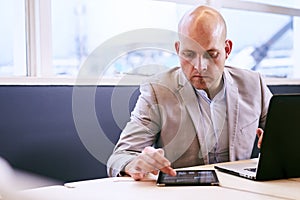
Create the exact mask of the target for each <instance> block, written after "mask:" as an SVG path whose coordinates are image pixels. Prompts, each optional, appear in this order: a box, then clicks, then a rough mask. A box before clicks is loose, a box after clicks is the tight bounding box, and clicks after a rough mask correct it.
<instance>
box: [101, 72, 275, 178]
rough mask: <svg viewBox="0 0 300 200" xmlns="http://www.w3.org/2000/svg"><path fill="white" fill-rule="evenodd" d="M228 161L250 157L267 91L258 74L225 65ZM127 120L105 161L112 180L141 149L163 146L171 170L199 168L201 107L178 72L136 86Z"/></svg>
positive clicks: (260, 121) (269, 96)
mask: <svg viewBox="0 0 300 200" xmlns="http://www.w3.org/2000/svg"><path fill="white" fill-rule="evenodd" d="M223 76H224V79H225V80H226V81H225V84H226V85H225V87H226V103H227V117H228V133H229V160H230V161H234V160H242V159H249V158H250V156H251V152H252V148H253V144H254V141H255V137H256V129H257V128H258V127H262V128H263V127H264V124H265V120H266V114H267V110H268V105H269V101H270V98H271V96H272V94H271V92H270V91H269V89H268V88H267V86H266V85H265V83H264V82H263V79H262V77H261V76H260V74H259V73H257V72H253V71H250V70H244V69H238V68H233V67H225V69H224V73H223ZM140 92H141V95H140V96H139V99H138V101H137V103H136V107H135V109H134V110H133V112H132V113H131V120H130V121H129V122H128V123H127V125H126V127H125V128H124V130H123V131H122V133H121V135H120V139H119V141H118V143H117V144H116V146H115V149H114V152H113V154H112V155H111V156H110V158H109V160H108V163H107V170H108V175H109V176H117V175H118V174H119V172H120V171H121V170H122V169H123V168H124V167H125V166H126V164H127V163H128V162H130V161H131V160H132V159H133V158H134V157H135V156H136V155H137V154H138V152H140V151H142V150H143V149H144V148H145V147H146V146H155V147H162V148H163V149H164V150H165V156H166V157H167V158H168V159H169V160H170V161H171V163H172V166H173V167H174V168H177V167H187V166H194V165H201V164H204V162H203V155H202V152H201V145H202V141H200V140H202V138H198V137H197V133H199V132H201V131H202V130H201V127H202V126H201V119H200V115H199V113H200V108H199V104H198V100H197V96H196V94H195V91H194V89H193V87H192V85H191V84H190V82H189V81H188V80H187V79H186V77H185V75H184V73H183V72H182V70H181V68H179V67H176V68H173V69H171V70H169V71H167V72H164V73H161V74H159V75H157V76H155V77H154V78H152V79H151V80H149V81H148V82H147V83H145V84H142V85H141V86H140Z"/></svg>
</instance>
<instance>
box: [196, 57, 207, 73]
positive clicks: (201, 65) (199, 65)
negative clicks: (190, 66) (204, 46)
mask: <svg viewBox="0 0 300 200" xmlns="http://www.w3.org/2000/svg"><path fill="white" fill-rule="evenodd" d="M194 68H195V69H196V70H197V71H198V72H199V73H200V72H202V71H205V70H207V62H206V59H204V58H203V57H202V56H198V57H197V58H196V59H195V62H194Z"/></svg>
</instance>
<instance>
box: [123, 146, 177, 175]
mask: <svg viewBox="0 0 300 200" xmlns="http://www.w3.org/2000/svg"><path fill="white" fill-rule="evenodd" d="M159 170H160V171H162V172H164V173H167V174H169V175H171V176H176V171H175V170H174V169H173V168H172V167H171V163H170V161H169V160H168V159H166V158H165V156H164V150H163V149H154V148H153V147H146V148H145V149H144V150H143V151H142V153H141V154H140V155H138V156H137V157H136V158H135V159H134V160H133V161H131V162H130V163H129V164H128V165H127V166H126V167H125V173H126V174H128V175H130V176H131V177H132V178H133V179H134V180H141V179H142V178H144V177H145V176H146V175H147V174H148V173H152V174H154V175H157V174H158V171H159Z"/></svg>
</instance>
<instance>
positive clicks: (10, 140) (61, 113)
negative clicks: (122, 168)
mask: <svg viewBox="0 0 300 200" xmlns="http://www.w3.org/2000/svg"><path fill="white" fill-rule="evenodd" d="M138 88H139V87H138V86H98V87H93V86H82V87H80V88H78V87H76V88H75V87H73V86H5V85H2V86H0V157H3V158H4V159H6V160H7V161H8V162H9V163H10V164H11V165H12V166H13V167H15V168H17V169H22V170H26V171H29V172H33V173H36V174H40V175H43V176H46V177H50V178H53V179H57V180H61V181H64V182H66V181H78V180H86V179H94V178H102V177H107V174H106V164H105V162H101V161H99V158H98V157H97V156H99V155H100V156H102V155H101V153H102V152H99V155H93V154H92V153H91V152H90V151H89V148H86V144H85V142H84V141H83V140H82V137H85V136H86V135H85V134H93V133H95V134H97V133H98V132H99V130H98V129H99V128H100V129H101V130H102V133H104V134H105V138H107V139H108V141H110V142H111V143H112V144H115V143H116V142H117V140H118V138H119V134H120V132H121V130H122V129H123V128H124V126H125V124H126V122H127V121H128V120H129V116H130V112H131V111H132V109H133V107H134V105H135V102H136V100H137V98H138V96H139V90H138ZM270 89H271V91H272V92H273V93H274V94H276V93H300V86H299V85H293V86H289V85H286V86H282V85H281V86H270ZM88 109H90V110H88ZM90 115H94V117H93V118H91V116H90ZM95 118H96V120H97V124H98V128H95V127H94V124H95V121H94V122H93V120H95ZM75 122H76V123H79V124H76V123H75ZM92 123H94V124H92ZM79 125H80V126H79ZM78 128H80V129H81V130H80V131H79V129H78ZM82 129H83V131H82ZM94 129H95V130H94ZM84 130H86V133H85V131H84ZM97 131H98V132H97ZM89 142H91V146H92V147H91V148H93V145H94V147H95V148H96V149H97V148H98V145H99V146H100V147H101V148H102V146H103V148H106V143H107V141H106V142H104V143H103V141H100V140H95V141H89ZM101 145H102V146H101ZM254 147H255V145H254ZM101 148H100V149H101ZM111 151H112V149H111V147H109V149H105V150H104V151H103V153H105V154H108V153H111ZM257 153H258V150H257V149H255V148H254V151H253V154H252V155H253V156H256V155H257ZM105 156H107V155H104V157H105Z"/></svg>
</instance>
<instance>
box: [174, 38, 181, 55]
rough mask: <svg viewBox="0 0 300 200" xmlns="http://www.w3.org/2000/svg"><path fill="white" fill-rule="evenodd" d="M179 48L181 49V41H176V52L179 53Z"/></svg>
mask: <svg viewBox="0 0 300 200" xmlns="http://www.w3.org/2000/svg"><path fill="white" fill-rule="evenodd" d="M179 49H180V42H179V41H176V42H175V50H176V53H177V54H178V55H179Z"/></svg>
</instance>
